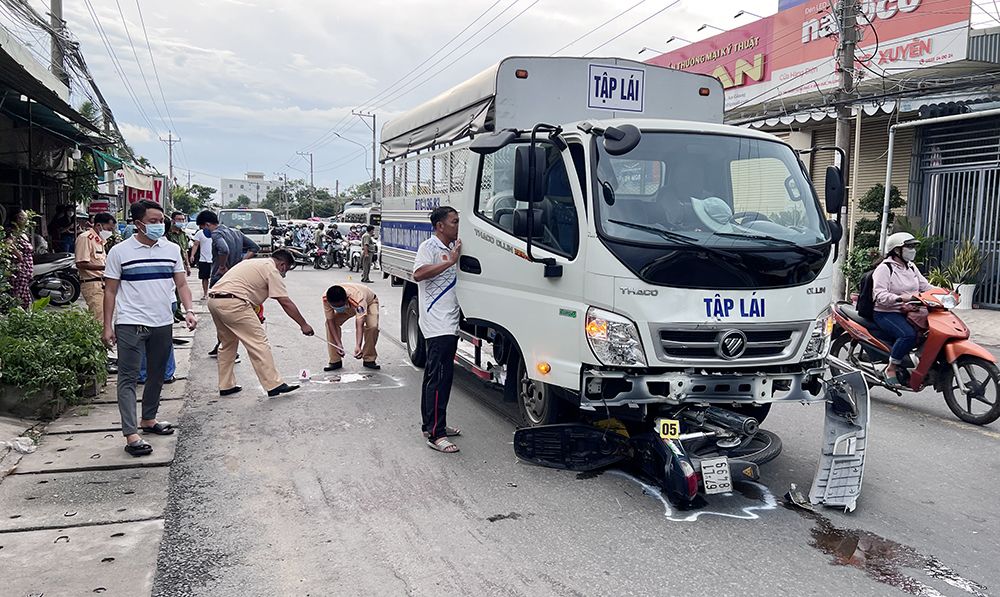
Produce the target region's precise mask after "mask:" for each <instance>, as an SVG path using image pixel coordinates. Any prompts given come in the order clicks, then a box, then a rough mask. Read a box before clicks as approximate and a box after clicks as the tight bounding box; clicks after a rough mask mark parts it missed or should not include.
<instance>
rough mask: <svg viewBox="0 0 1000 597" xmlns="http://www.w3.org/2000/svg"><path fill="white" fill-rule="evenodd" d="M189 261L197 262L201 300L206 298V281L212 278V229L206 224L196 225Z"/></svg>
mask: <svg viewBox="0 0 1000 597" xmlns="http://www.w3.org/2000/svg"><path fill="white" fill-rule="evenodd" d="M188 261H189V262H191V263H197V264H198V279H199V280H201V300H203V301H204V300H208V281H209V280H210V279H211V278H212V231H211V230H209V229H208V225H207V224H202V225H200V226H198V233H197V234H195V235H194V244H193V245H192V246H191V255H190V257H189V258H188Z"/></svg>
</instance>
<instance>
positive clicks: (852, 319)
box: [830, 289, 1000, 425]
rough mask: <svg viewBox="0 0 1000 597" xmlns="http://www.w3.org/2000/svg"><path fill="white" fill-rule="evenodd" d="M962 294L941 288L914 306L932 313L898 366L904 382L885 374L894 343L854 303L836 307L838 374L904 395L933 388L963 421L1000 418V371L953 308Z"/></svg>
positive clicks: (832, 360)
mask: <svg viewBox="0 0 1000 597" xmlns="http://www.w3.org/2000/svg"><path fill="white" fill-rule="evenodd" d="M957 303H958V300H957V298H956V295H955V294H954V293H951V292H947V291H942V290H938V289H934V290H929V291H927V292H924V293H921V294H919V295H917V296H916V297H914V300H913V301H911V303H910V304H911V305H913V306H918V307H925V308H926V309H927V330H926V331H924V332H922V333H920V334H919V335H920V338H919V341H920V342H919V344H918V345H917V348H916V349H915V350H914V352H913V353H911V354H910V355H907V357H906V359H904V363H903V365H902V366H898V367H897V368H896V377H897V380H898V381H899V383H898V384H890V383H889V382H888V381H887V377H886V375H885V370H886V368H887V367H888V364H889V353H890V351H891V350H892V344H893V341H892V340H891V339H890V338H889V337H888V336H887V335H886V334H885V332H883V331H882V330H881V329H880V328H879V326H878V324H876V323H875V322H874V321H872V320H870V319H866V318H865V317H862V316H861V314H859V313H858V311H857V309H855V307H854V305H853V304H852V303H849V302H841V303H837V304H836V305H834V310H833V315H834V320H835V322H836V327H835V329H834V334H833V335H834V341H833V345H832V347H831V350H830V364H831V368H832V369H833V370H835V371H836V370H838V369H839V370H840V371H849V370H851V369H852V368H853V369H857V370H860V371H861V372H862V373H863V374H864V376H865V378H866V379H867V380H868V381H869V382H870V383H872V384H875V385H880V386H882V387H884V388H887V389H889V390H892V391H893V392H895V393H896V394H898V395H902V394H901V393H902V392H919V391H921V390H923V389H925V388H929V387H933V388H934V389H935V390H937V391H938V392H941V393H942V394H944V400H945V403H946V404H947V405H948V408H949V409H951V412H952V413H954V414H955V416H956V417H958V418H959V419H961V420H963V421H965V422H967V423H973V424H975V425H987V424H989V423H992V422H993V421H995V420H997V418H1000V368H998V367H997V360H996V358H995V357H994V356H993V355H992V354H991V353H990V352H989V351H987V350H986V349H985V348H983V347H981V346H979V345H978V344H976V343H975V342H972V341H971V340H969V328H967V327H966V326H965V323H964V322H963V321H962V320H961V319H959V317H958V316H956V315H955V314H954V313H952V312H951V309H953V308H954V307H955V305H956V304H957Z"/></svg>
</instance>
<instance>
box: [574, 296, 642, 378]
mask: <svg viewBox="0 0 1000 597" xmlns="http://www.w3.org/2000/svg"><path fill="white" fill-rule="evenodd" d="M586 333H587V342H588V343H589V344H590V349H591V350H592V351H593V352H594V356H596V357H597V360H599V361H600V362H601V364H604V365H620V366H625V367H645V366H646V352H645V351H644V350H643V348H642V339H641V338H640V337H639V330H638V329H637V328H636V327H635V324H634V323H632V321H631V320H630V319H628V318H626V317H622V316H621V315H618V314H616V313H611V312H609V311H604V310H602V309H597V308H595V307H591V308H590V309H588V310H587V327H586Z"/></svg>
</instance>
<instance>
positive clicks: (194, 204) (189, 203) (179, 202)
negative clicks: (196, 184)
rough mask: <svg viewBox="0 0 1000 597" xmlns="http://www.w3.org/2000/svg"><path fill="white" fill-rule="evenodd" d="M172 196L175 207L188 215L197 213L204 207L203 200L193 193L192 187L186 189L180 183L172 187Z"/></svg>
mask: <svg viewBox="0 0 1000 597" xmlns="http://www.w3.org/2000/svg"><path fill="white" fill-rule="evenodd" d="M170 198H171V199H172V200H173V205H174V209H176V210H177V211H182V212H184V213H185V214H188V215H191V214H193V213H197V212H199V211H201V209H202V207H204V204H203V203H202V202H201V200H200V199H199V198H198V197H197V196H196V195H194V194H192V193H191V189H186V188H184V187H182V186H180V185H178V186H175V187H174V188H173V189H171V191H170Z"/></svg>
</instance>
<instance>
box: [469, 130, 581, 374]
mask: <svg viewBox="0 0 1000 597" xmlns="http://www.w3.org/2000/svg"><path fill="white" fill-rule="evenodd" d="M518 145H519V144H518V143H511V144H509V145H507V146H506V147H504V148H502V149H500V150H498V151H496V152H494V153H492V154H487V155H484V156H480V157H479V164H478V168H479V170H478V176H477V184H476V189H475V198H474V201H473V208H472V209H471V210H463V211H462V214H461V224H460V228H459V230H460V231H459V236H460V238H461V239H462V245H463V248H462V257H461V259H460V261H459V274H458V279H459V283H458V297H459V302H460V303H461V305H462V312H463V314H464V316H465V318H466V319H468V320H474V321H477V322H479V323H483V322H488V323H490V324H493V326H494V327H495V328H498V329H501V330H505V331H506V332H508V333H509V334H510V335H511V336H512V338H513V340H514V341H515V342H516V343H517V346H518V348H519V349H520V350H521V352H522V355H523V356H524V360H525V363H526V364H527V365H528V367H527V368H528V370H529V371H531V372H532V373H531V376H532V378H535V379H538V380H540V381H544V382H546V383H550V384H554V385H558V386H561V387H565V388H570V389H577V388H578V386H579V380H580V355H579V350H580V348H579V347H580V340H581V339H582V338H583V326H584V321H585V319H586V306H585V305H582V304H581V303H580V301H581V300H582V296H583V281H584V272H583V267H582V265H583V263H584V261H585V260H584V258H583V247H584V246H585V243H583V242H581V241H582V239H583V238H585V230H586V226H585V221H586V211H585V210H584V206H583V199H582V194H581V188H580V184H579V180H578V177H577V176H576V174H575V169H574V165H573V162H572V157H571V156H570V153H569V151H568V150H567V151H559V150H558V149H557V148H556V147H555V146H553V145H551V144H549V143H547V142H543V143H539V146H540V147H543V148H544V149H545V159H544V163H543V164H538V167H539V168H542V169H544V177H543V180H544V183H543V186H542V190H543V193H541V199H540V200H539V201H537V202H535V203H533V204H532V205H530V206H529V205H528V204H527V203H526V202H523V201H517V200H516V199H515V197H514V159H515V158H514V156H515V151H516V148H517V146H518ZM529 217H534V221H533V226H532V228H533V230H532V234H533V239H532V254H533V256H534V257H535V258H536V259H541V258H551V259H553V260H554V261H555V263H556V264H557V265H559V266H562V272H561V275H560V276H558V277H546V276H545V273H544V272H545V266H544V265H543V264H541V263H535V262H532V261H530V260H529V258H528V253H527V244H528V243H527V240H528V239H527V231H526V228H527V226H526V224H527V219H528V218H529ZM541 362H545V363H548V364H549V365H550V366H551V371H550V372H549V373H548V374H547V375H542V374H541V373H539V372H538V370H537V368H536V367H535V365H536V364H537V363H541Z"/></svg>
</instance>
